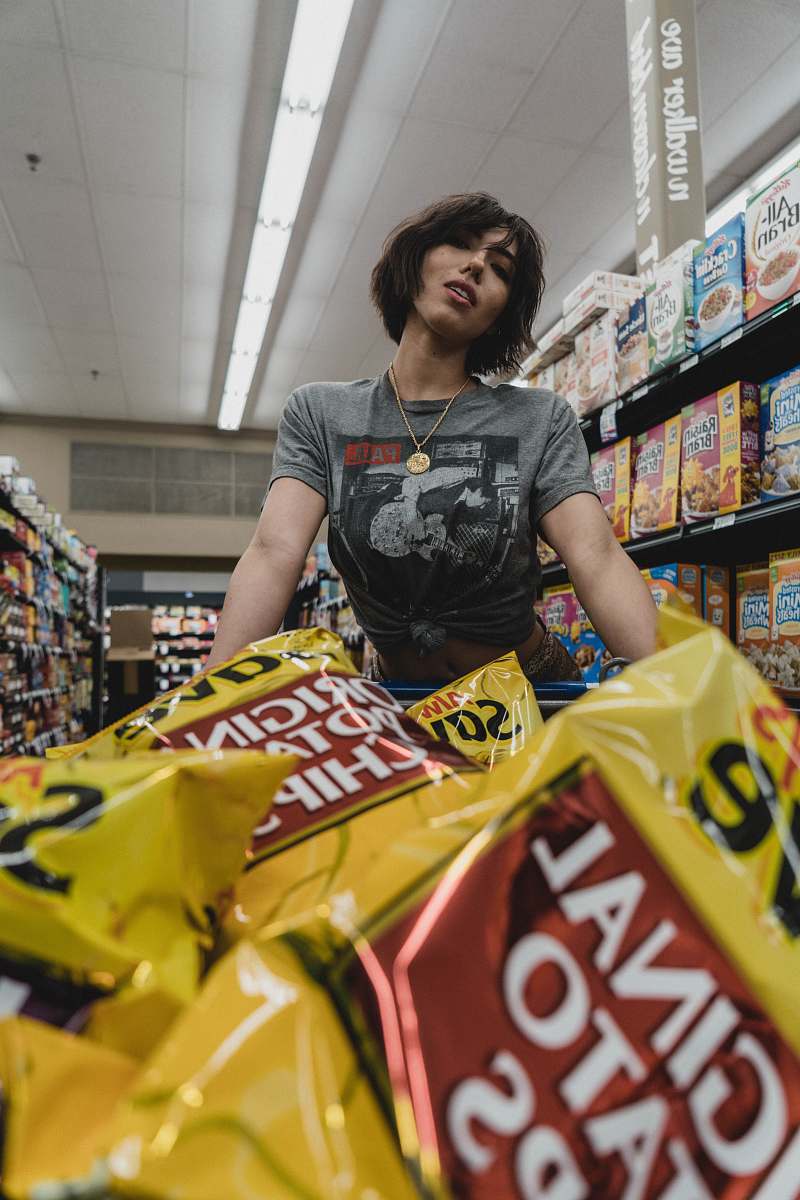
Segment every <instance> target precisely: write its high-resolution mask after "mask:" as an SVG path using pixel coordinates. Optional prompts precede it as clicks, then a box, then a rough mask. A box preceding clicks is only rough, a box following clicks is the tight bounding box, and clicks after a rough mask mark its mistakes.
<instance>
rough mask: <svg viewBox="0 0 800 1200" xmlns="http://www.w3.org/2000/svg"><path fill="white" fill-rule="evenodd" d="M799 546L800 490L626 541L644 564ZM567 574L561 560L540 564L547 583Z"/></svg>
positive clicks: (763, 553)
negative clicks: (731, 511)
mask: <svg viewBox="0 0 800 1200" xmlns="http://www.w3.org/2000/svg"><path fill="white" fill-rule="evenodd" d="M796 546H800V495H797V496H787V497H786V499H785V500H773V501H771V502H770V503H769V504H756V505H753V507H752V508H742V509H740V510H739V511H738V512H735V513H727V514H726V515H725V516H722V517H713V518H710V519H709V520H708V521H700V522H698V523H697V524H696V525H684V526H683V527H682V528H678V529H670V530H667V531H666V532H664V533H659V534H655V535H654V536H653V537H649V538H642V539H641V540H639V541H635V542H628V543H627V544H626V545H625V546H624V549H625V551H626V552H627V553H628V554H629V555H630V557H631V558H632V559H633V561H634V562H635V563H637V564H638V566H640V567H654V566H658V565H660V564H661V563H667V562H690V563H712V564H713V565H715V566H737V565H739V564H741V563H754V562H764V561H766V559H767V558H768V557H769V553H770V551H778V550H793V549H794V548H795V547H796ZM566 579H567V571H566V567H564V566H563V565H562V564H561V563H553V564H552V565H550V566H547V567H544V568H543V570H542V581H543V585H544V586H545V587H551V586H552V585H553V584H557V583H563V582H565V581H566Z"/></svg>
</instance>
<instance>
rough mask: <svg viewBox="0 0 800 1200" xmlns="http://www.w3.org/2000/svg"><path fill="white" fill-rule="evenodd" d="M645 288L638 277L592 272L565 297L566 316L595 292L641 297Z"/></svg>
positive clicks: (609, 272) (607, 272)
mask: <svg viewBox="0 0 800 1200" xmlns="http://www.w3.org/2000/svg"><path fill="white" fill-rule="evenodd" d="M643 291H644V288H643V287H642V281H641V279H639V277H638V275H618V274H616V273H615V272H614V271H592V272H591V273H590V274H589V275H587V276H586V278H585V279H582V280H581V282H580V283H579V284H578V286H577V287H574V288H573V289H572V291H571V292H568V293H567V295H566V296H565V297H564V303H563V305H562V311H563V313H564V316H566V315H567V313H569V312H572V310H573V309H574V308H577V307H578V305H579V304H583V303H584V301H586V300H587V299H588V298H589V297H590V296H591V295H592V293H593V292H616V293H617V294H618V295H619V294H621V295H627V296H628V297H629V298H630V297H631V296H641V294H642V292H643Z"/></svg>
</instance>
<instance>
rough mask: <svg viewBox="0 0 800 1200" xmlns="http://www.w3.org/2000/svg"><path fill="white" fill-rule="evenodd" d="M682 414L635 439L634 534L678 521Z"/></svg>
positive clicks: (638, 536) (632, 525) (638, 534)
mask: <svg viewBox="0 0 800 1200" xmlns="http://www.w3.org/2000/svg"><path fill="white" fill-rule="evenodd" d="M680 459H681V418H680V417H679V416H678V417H670V418H669V420H667V421H662V422H661V424H660V425H656V426H655V427H654V428H653V429H648V431H647V432H646V433H640V434H639V436H638V437H637V438H636V439H635V441H634V455H633V496H632V500H631V537H632V538H640V537H648V536H649V535H650V534H652V533H658V532H659V531H660V530H662V529H671V528H672V526H673V525H677V524H678V490H679V484H680Z"/></svg>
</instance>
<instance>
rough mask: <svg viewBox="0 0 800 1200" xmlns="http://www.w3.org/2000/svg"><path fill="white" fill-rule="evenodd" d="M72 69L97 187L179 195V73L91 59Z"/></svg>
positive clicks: (78, 61) (76, 63) (79, 60)
mask: <svg viewBox="0 0 800 1200" xmlns="http://www.w3.org/2000/svg"><path fill="white" fill-rule="evenodd" d="M74 72H75V79H76V81H77V88H78V95H79V106H80V113H81V121H82V125H83V129H84V132H85V141H86V154H87V159H88V166H89V171H90V173H91V176H92V179H93V181H94V184H95V186H96V187H97V188H98V189H99V190H100V191H110V192H132V193H136V194H138V195H143V196H180V195H181V189H182V182H183V180H182V169H183V168H182V164H183V90H184V81H183V78H182V77H181V76H180V75H175V74H172V73H169V72H166V71H150V70H147V69H145V68H144V67H130V66H125V65H123V64H121V63H114V62H105V61H101V60H100V59H91V58H75V59H74Z"/></svg>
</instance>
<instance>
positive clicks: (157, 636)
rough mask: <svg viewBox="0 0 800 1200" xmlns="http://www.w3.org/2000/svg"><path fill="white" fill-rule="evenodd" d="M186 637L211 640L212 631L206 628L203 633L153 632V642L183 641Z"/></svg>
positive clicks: (212, 637) (212, 638)
mask: <svg viewBox="0 0 800 1200" xmlns="http://www.w3.org/2000/svg"><path fill="white" fill-rule="evenodd" d="M188 638H197V639H198V640H199V641H201V642H203V641H208V642H213V640H214V631H213V630H207V631H206V632H205V633H154V634H153V641H154V642H173V641H177V640H179V639H180V640H181V641H184V640H186V639H188Z"/></svg>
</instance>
